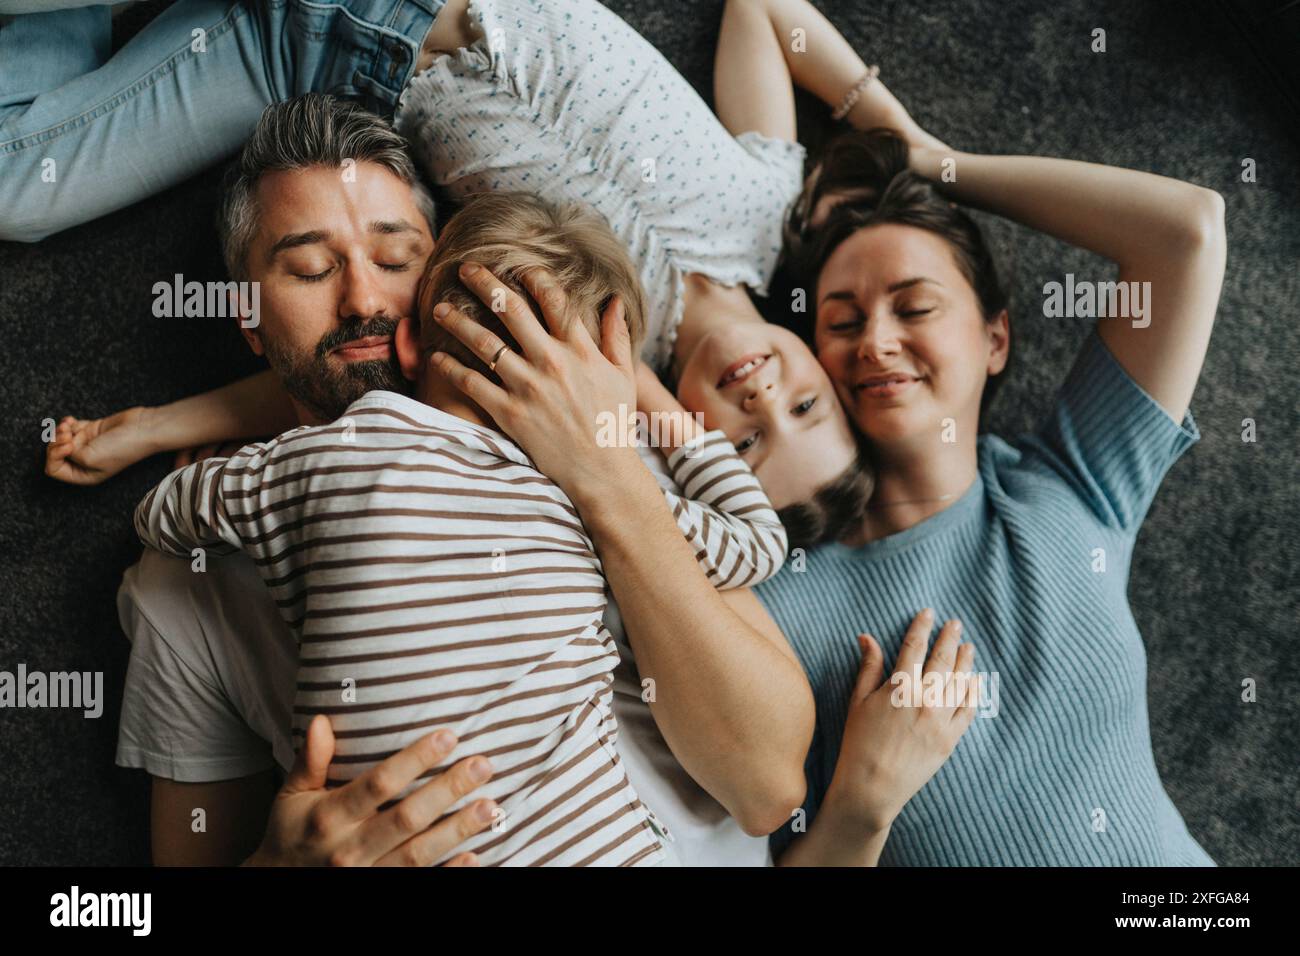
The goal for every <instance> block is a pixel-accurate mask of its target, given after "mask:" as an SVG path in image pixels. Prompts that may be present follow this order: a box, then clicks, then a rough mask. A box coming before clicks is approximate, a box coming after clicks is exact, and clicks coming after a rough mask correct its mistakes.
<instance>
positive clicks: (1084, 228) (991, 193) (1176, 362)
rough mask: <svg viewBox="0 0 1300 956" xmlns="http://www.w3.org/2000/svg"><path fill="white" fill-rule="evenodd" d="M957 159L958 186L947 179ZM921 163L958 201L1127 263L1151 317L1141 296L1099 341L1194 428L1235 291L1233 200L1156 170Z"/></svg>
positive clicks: (981, 159) (1122, 266)
mask: <svg viewBox="0 0 1300 956" xmlns="http://www.w3.org/2000/svg"><path fill="white" fill-rule="evenodd" d="M945 159H951V160H952V161H953V163H952V164H951V165H950V166H949V167H948V168H949V170H951V173H952V174H955V179H954V181H952V182H943V181H942V179H943V177H942V173H943V171H944V165H943V164H944V161H945ZM911 165H912V168H913V169H914V170H915V171H916V172H918V173H919V174H920V175H922V176H925V177H926V178H928V179H931V180H933V181H934V182H935V184H936V185H937V186H938V187H939V188H940V189H942V190H943V191H944V193H946V194H947V195H949V196H951V197H952V198H953V199H956V200H958V201H960V202H963V203H966V204H969V205H971V206H976V207H978V208H980V209H984V210H987V211H988V212H993V213H997V214H998V215H1000V216H1005V217H1006V218H1008V219H1013V220H1015V221H1016V222H1019V223H1022V224H1023V225H1026V226H1029V227H1031V228H1033V229H1038V230H1040V231H1042V232H1046V233H1047V234H1049V235H1051V236H1055V237H1056V238H1057V239H1061V240H1063V241H1065V242H1068V243H1070V244H1072V245H1076V246H1081V247H1083V248H1084V249H1088V250H1091V251H1092V252H1095V253H1097V254H1098V255H1101V256H1105V257H1106V258H1107V259H1110V260H1112V261H1113V262H1115V263H1117V264H1118V265H1119V281H1120V282H1121V283H1130V284H1131V283H1137V284H1138V285H1136V286H1134V285H1129V286H1128V288H1129V289H1130V290H1135V291H1137V292H1139V293H1140V294H1141V299H1140V300H1137V301H1140V302H1141V303H1142V306H1143V309H1142V314H1141V315H1138V314H1136V310H1135V309H1134V308H1133V306H1134V304H1135V300H1134V297H1133V296H1132V295H1130V296H1129V297H1128V300H1129V306H1130V307H1129V316H1128V317H1118V318H1103V319H1101V320H1100V321H1099V323H1098V331H1099V334H1100V335H1101V338H1102V341H1104V342H1105V343H1106V346H1107V348H1109V349H1110V351H1111V354H1113V355H1114V356H1115V358H1116V360H1117V361H1118V362H1119V364H1120V365H1121V366H1123V368H1124V370H1125V371H1126V372H1127V373H1128V374H1129V376H1130V377H1131V378H1132V379H1133V380H1134V381H1135V382H1137V384H1138V385H1140V386H1141V387H1142V388H1143V390H1145V391H1146V392H1147V394H1149V395H1150V396H1151V397H1152V398H1154V399H1155V400H1156V401H1157V402H1158V403H1159V404H1160V405H1161V406H1162V407H1163V408H1164V410H1165V411H1166V412H1168V413H1169V415H1170V416H1171V417H1172V418H1173V419H1174V420H1175V421H1181V420H1182V417H1183V415H1184V413H1185V412H1186V411H1187V406H1188V404H1189V403H1190V402H1191V398H1192V392H1193V391H1194V390H1195V388H1196V380H1197V378H1198V377H1199V376H1200V373H1201V365H1202V364H1203V362H1204V361H1205V352H1206V349H1207V348H1208V346H1209V342H1210V330H1211V328H1212V326H1213V324H1214V315H1215V312H1216V310H1217V308H1218V303H1219V290H1220V288H1221V286H1222V284H1223V270H1224V263H1225V260H1226V258H1227V237H1226V233H1225V229H1224V221H1223V197H1222V196H1220V195H1219V194H1218V193H1216V192H1214V191H1213V190H1211V189H1203V188H1201V187H1200V186H1193V185H1192V184H1190V183H1185V182H1181V181H1179V180H1177V179H1168V178H1166V177H1164V176H1156V175H1152V174H1151V173H1140V172H1136V171H1134V170H1131V169H1119V168H1117V167H1113V166H1099V165H1096V164H1094V163H1083V162H1075V161H1073V160H1067V159H1048V158H1045V157H1039V156H976V155H971V154H967V153H951V152H947V153H945V152H941V151H935V150H931V149H926V148H920V149H914V150H913V151H912V159H911ZM948 178H953V177H952V175H950V176H949V177H948ZM1098 278H1101V277H1098ZM1064 279H1065V277H1064V275H1062V276H1061V277H1060V281H1062V282H1063V281H1064ZM1143 283H1150V285H1143ZM1147 290H1149V293H1150V294H1149V296H1148V295H1147Z"/></svg>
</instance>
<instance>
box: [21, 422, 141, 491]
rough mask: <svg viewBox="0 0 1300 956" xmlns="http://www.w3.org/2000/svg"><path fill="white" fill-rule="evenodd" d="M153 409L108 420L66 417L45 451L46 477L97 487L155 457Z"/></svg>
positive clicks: (56, 428)
mask: <svg viewBox="0 0 1300 956" xmlns="http://www.w3.org/2000/svg"><path fill="white" fill-rule="evenodd" d="M150 411H151V409H148V408H143V407H140V406H137V407H135V408H128V409H126V410H125V411H121V412H118V413H117V414H116V415H109V416H107V417H106V418H93V419H81V418H73V417H72V416H71V415H68V416H65V417H64V418H62V419H61V420H60V421H59V424H58V425H57V426H55V430H54V441H52V442H50V443H49V445H47V446H46V448H45V474H47V475H48V476H49V477H51V478H54V479H56V480H58V481H66V482H67V483H68V484H71V485H97V484H99V483H100V482H102V481H105V480H107V479H109V478H112V477H113V476H114V475H116V474H117V473H118V472H119V471H122V470H123V469H124V468H128V467H130V466H131V465H134V464H135V463H136V462H138V461H142V460H143V459H145V458H148V457H149V456H150V455H152V454H154V453H156V452H157V451H158V448H157V447H156V445H155V443H154V441H153V439H152V434H151V432H152V429H151V428H150V424H149V413H150Z"/></svg>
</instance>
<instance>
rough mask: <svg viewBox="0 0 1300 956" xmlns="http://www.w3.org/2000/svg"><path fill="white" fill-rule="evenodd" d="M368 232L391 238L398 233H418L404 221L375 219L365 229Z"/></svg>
mask: <svg viewBox="0 0 1300 956" xmlns="http://www.w3.org/2000/svg"><path fill="white" fill-rule="evenodd" d="M366 228H367V229H368V230H369V231H370V232H377V233H380V234H381V235H385V236H391V235H394V234H396V233H399V232H419V231H420V230H418V229H416V228H415V227H414V226H412V225H411V224H410V223H409V222H407V221H406V220H405V219H376V220H374V221H373V222H371V223H370V225H369V226H367V227H366Z"/></svg>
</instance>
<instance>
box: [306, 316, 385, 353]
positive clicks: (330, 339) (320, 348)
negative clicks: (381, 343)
mask: <svg viewBox="0 0 1300 956" xmlns="http://www.w3.org/2000/svg"><path fill="white" fill-rule="evenodd" d="M396 331H397V319H390V318H387V317H381V316H375V317H373V318H369V319H362V318H359V317H357V316H353V317H352V318H350V319H348V320H347V322H346V323H344V324H343V325H341V326H339V327H338V328H337V329H334V330H333V331H332V332H327V333H326V334H325V335H323V336H321V340H320V341H319V342H317V343H316V357H317V358H324V357H325V355H326V354H327V353H329V352H332V351H333V350H334V349H336V348H338V347H339V346H340V345H346V344H347V343H349V342H354V341H356V340H357V339H364V338H366V337H367V336H371V335H384V336H391V335H393V333H395V332H396Z"/></svg>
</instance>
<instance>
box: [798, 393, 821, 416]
mask: <svg viewBox="0 0 1300 956" xmlns="http://www.w3.org/2000/svg"><path fill="white" fill-rule="evenodd" d="M816 404H817V399H816V397H813V398H810V399H808V400H807V401H803V402H800V403H799V404H798V405H796V406H795V407H794V413H795V414H796V415H807V414H808V413H809V412H810V411H812V407H813V406H814V405H816Z"/></svg>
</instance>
